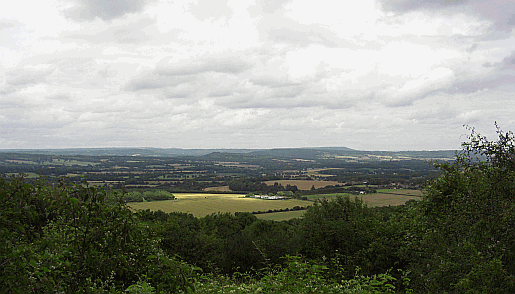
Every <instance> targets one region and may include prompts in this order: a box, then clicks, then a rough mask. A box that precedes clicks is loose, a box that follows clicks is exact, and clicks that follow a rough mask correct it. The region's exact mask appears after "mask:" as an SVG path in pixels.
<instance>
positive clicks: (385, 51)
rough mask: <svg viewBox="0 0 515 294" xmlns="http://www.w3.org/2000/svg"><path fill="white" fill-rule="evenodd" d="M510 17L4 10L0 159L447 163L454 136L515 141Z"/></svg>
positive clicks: (147, 6) (281, 7)
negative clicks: (59, 152) (120, 152)
mask: <svg viewBox="0 0 515 294" xmlns="http://www.w3.org/2000/svg"><path fill="white" fill-rule="evenodd" d="M489 5H490V6H489ZM27 7H30V9H27ZM490 7H499V8H500V9H497V10H495V9H491V8H490ZM513 7H515V6H513V5H511V6H509V5H505V2H503V1H500V0H499V1H498V0H494V1H486V2H485V1H479V0H471V1H463V2H460V3H443V2H441V1H424V2H420V1H419V2H413V1H404V0H399V1H397V0H396V1H380V2H375V1H371V0H370V1H369V0H367V1H361V2H355V3H354V2H353V3H350V2H349V3H346V2H341V3H340V2H338V3H336V2H334V1H325V0H322V1H318V2H313V1H269V0H255V1H251V0H249V1H236V0H231V1H221V0H216V1H214V2H213V1H204V0H199V1H193V0H191V1H190V0H174V1H169V0H151V1H132V0H130V1H129V0H128V1H124V0H116V1H98V0H74V1H72V2H70V1H60V0H42V1H37V2H34V1H32V2H28V1H24V0H21V1H16V2H10V3H9V5H7V6H6V9H3V10H1V11H0V40H1V41H2V42H0V106H1V107H0V124H1V128H0V138H2V140H1V141H0V148H5V147H6V146H8V147H9V148H14V147H42V146H47V147H48V146H60V147H68V146H70V147H71V146H75V147H80V146H90V147H91V146H156V147H197V148H198V147H203V148H211V147H252V148H254V147H280V146H291V147H293V146H324V145H326V146H329V145H330V146H336V145H340V146H348V147H351V148H352V147H354V148H364V149H390V150H392V149H396V150H399V149H439V148H458V147H459V135H460V134H461V133H462V132H463V130H462V127H461V126H462V125H463V124H473V125H476V124H477V126H478V128H479V127H481V128H488V127H490V126H492V124H493V121H494V120H497V121H499V122H500V124H501V126H503V128H504V129H510V128H511V129H513V127H515V126H514V125H513V118H512V117H513V114H512V113H511V112H512V111H510V110H512V109H515V105H513V102H512V101H515V99H513V98H514V97H515V87H513V82H515V67H514V61H513V60H514V51H513V48H514V45H515V34H514V30H513V28H514V27H515V23H513V20H512V15H513V14H514V12H515V11H514V10H513V9H514V8H513ZM501 8H502V9H501ZM503 123H504V124H505V125H503ZM27 137H30V138H31V140H26V139H25V138H27ZM435 138H436V139H435ZM454 138H457V139H456V140H455V139H454Z"/></svg>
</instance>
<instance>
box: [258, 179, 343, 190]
mask: <svg viewBox="0 0 515 294" xmlns="http://www.w3.org/2000/svg"><path fill="white" fill-rule="evenodd" d="M274 183H279V184H281V185H283V186H284V187H286V185H291V186H297V188H298V189H299V190H309V189H311V187H313V186H315V188H316V189H318V188H322V187H325V186H330V185H332V186H334V185H341V184H342V183H338V182H334V181H308V180H277V181H266V182H265V184H267V185H268V186H273V185H274Z"/></svg>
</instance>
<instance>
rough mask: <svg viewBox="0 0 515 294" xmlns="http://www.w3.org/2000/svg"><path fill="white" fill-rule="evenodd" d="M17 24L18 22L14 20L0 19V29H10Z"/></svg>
mask: <svg viewBox="0 0 515 294" xmlns="http://www.w3.org/2000/svg"><path fill="white" fill-rule="evenodd" d="M19 25H20V23H19V22H18V21H16V20H0V30H5V29H11V28H14V27H17V26H19Z"/></svg>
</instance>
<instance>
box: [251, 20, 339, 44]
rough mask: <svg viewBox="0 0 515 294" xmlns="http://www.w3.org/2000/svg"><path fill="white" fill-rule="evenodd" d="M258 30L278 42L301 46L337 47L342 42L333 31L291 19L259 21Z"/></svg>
mask: <svg viewBox="0 0 515 294" xmlns="http://www.w3.org/2000/svg"><path fill="white" fill-rule="evenodd" d="M259 28H260V31H261V32H262V33H263V32H264V33H265V34H266V35H267V38H268V39H271V40H273V41H276V42H280V43H290V44H295V45H301V46H308V45H310V44H314V43H315V44H323V45H326V46H328V47H337V46H340V45H349V44H341V43H347V42H343V41H342V40H341V39H340V38H338V37H337V36H336V35H335V34H334V33H333V32H330V31H328V30H327V29H325V28H323V27H321V26H319V25H303V24H299V23H296V22H293V21H285V20H283V23H282V24H281V23H279V25H278V24H274V25H273V26H272V25H271V23H263V24H261V23H260V26H259Z"/></svg>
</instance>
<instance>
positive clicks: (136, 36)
mask: <svg viewBox="0 0 515 294" xmlns="http://www.w3.org/2000/svg"><path fill="white" fill-rule="evenodd" d="M135 19H136V20H131V22H130V23H123V24H122V25H118V24H116V25H113V24H110V25H106V26H102V27H99V28H98V29H95V30H91V31H80V32H79V33H76V32H73V33H66V32H63V33H62V34H61V36H62V37H64V38H68V39H74V40H76V39H78V40H86V41H88V42H90V43H95V44H99V43H106V42H108V43H110V42H113V41H115V42H117V43H121V44H139V43H145V44H146V45H150V43H152V40H153V39H152V36H151V35H152V33H154V31H155V30H156V29H155V27H154V24H155V20H153V19H150V18H145V17H143V18H135ZM176 33H177V32H176V31H173V32H171V33H166V34H161V35H160V36H161V37H162V38H169V37H170V38H173V37H174V35H175V34H176Z"/></svg>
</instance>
